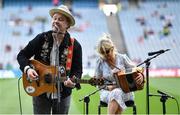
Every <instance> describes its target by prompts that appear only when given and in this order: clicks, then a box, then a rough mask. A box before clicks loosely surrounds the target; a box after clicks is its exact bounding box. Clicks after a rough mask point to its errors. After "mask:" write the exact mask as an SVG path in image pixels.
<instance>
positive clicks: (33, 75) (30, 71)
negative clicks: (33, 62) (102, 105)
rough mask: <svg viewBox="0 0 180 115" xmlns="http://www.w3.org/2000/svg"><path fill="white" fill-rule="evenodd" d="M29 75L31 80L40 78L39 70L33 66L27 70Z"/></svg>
mask: <svg viewBox="0 0 180 115" xmlns="http://www.w3.org/2000/svg"><path fill="white" fill-rule="evenodd" d="M27 76H28V77H29V78H30V79H31V80H37V79H38V74H37V72H36V71H35V70H34V69H32V68H29V69H28V70H27Z"/></svg>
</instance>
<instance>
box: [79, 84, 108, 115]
mask: <svg viewBox="0 0 180 115" xmlns="http://www.w3.org/2000/svg"><path fill="white" fill-rule="evenodd" d="M105 87H106V85H104V86H102V87H100V88H98V89H97V90H95V91H94V92H92V93H90V94H88V95H86V96H84V97H83V98H82V99H79V101H82V100H84V103H85V104H86V115H88V113H89V102H90V98H89V97H90V96H91V95H94V94H95V93H96V92H98V91H100V90H101V89H104V88H105Z"/></svg>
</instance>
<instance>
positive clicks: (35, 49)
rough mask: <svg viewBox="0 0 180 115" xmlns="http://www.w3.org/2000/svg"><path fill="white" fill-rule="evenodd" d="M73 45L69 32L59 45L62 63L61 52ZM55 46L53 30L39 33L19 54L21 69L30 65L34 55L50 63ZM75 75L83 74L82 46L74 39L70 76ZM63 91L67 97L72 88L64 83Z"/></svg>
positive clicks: (41, 60) (39, 59) (79, 76)
mask: <svg viewBox="0 0 180 115" xmlns="http://www.w3.org/2000/svg"><path fill="white" fill-rule="evenodd" d="M70 45H71V42H70V34H69V33H68V32H67V33H66V34H65V38H64V40H63V41H62V43H61V45H60V47H59V55H60V56H59V62H60V63H61V54H62V53H63V51H64V48H67V47H68V46H70ZM52 47H53V37H52V31H48V32H43V33H40V34H38V35H37V36H36V37H35V38H34V39H33V40H31V41H30V42H29V43H28V45H27V46H26V47H25V48H24V49H22V50H21V51H20V52H19V54H18V56H17V60H18V63H19V65H20V69H21V71H22V72H23V71H24V67H25V66H27V65H29V59H30V58H31V57H33V56H34V59H36V60H38V61H40V62H42V63H45V64H46V65H50V53H51V50H52ZM73 75H75V76H76V77H78V78H81V75H82V48H81V45H80V44H79V42H78V41H77V40H76V39H75V40H74V50H73V58H72V66H71V71H70V77H72V76H73ZM62 87H63V91H62V92H61V94H62V95H61V96H62V98H63V97H67V96H69V95H70V94H71V88H67V87H64V85H63V84H62Z"/></svg>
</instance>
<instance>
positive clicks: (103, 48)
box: [95, 34, 143, 114]
mask: <svg viewBox="0 0 180 115" xmlns="http://www.w3.org/2000/svg"><path fill="white" fill-rule="evenodd" d="M97 52H98V54H99V59H98V60H97V65H96V69H95V77H97V78H100V77H103V78H105V83H106V82H111V83H115V84H116V80H115V79H114V77H113V73H114V71H116V67H118V68H119V69H121V70H125V69H128V68H133V67H135V65H134V64H133V62H132V61H131V60H130V59H129V58H128V57H127V56H126V55H125V54H120V53H118V52H117V50H116V47H115V45H114V44H113V42H112V41H111V36H110V35H108V34H104V35H103V36H102V37H101V38H100V40H99V42H98V46H97ZM115 66H116V67H115ZM142 78H143V77H142V74H140V73H139V74H138V77H137V79H136V82H137V83H138V84H142V83H143V79H142ZM100 100H101V101H103V102H105V103H107V104H108V114H121V113H122V112H123V110H124V109H125V108H126V105H125V102H126V101H128V100H134V93H133V92H130V93H124V92H123V91H122V89H121V88H117V86H116V85H108V86H107V87H106V88H105V89H102V90H101V91H100Z"/></svg>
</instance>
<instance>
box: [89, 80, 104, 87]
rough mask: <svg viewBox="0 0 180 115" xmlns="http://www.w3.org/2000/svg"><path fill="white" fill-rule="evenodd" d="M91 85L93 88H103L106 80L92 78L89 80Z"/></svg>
mask: <svg viewBox="0 0 180 115" xmlns="http://www.w3.org/2000/svg"><path fill="white" fill-rule="evenodd" d="M89 84H91V85H92V86H96V85H99V86H102V85H104V79H103V78H91V79H89Z"/></svg>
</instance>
